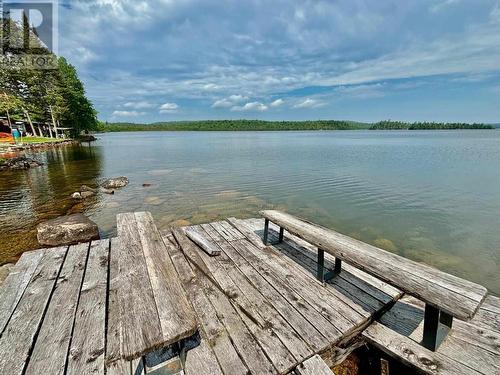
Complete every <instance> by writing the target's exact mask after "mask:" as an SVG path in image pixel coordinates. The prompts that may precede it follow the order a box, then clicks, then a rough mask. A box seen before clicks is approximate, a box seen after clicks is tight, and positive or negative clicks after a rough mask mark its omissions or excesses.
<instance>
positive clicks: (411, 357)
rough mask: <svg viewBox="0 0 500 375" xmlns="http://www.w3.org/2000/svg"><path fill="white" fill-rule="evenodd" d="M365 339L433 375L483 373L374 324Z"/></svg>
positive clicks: (383, 326)
mask: <svg viewBox="0 0 500 375" xmlns="http://www.w3.org/2000/svg"><path fill="white" fill-rule="evenodd" d="M363 337H364V338H365V339H366V340H367V341H368V342H369V343H371V344H373V345H375V346H376V347H378V348H380V349H381V350H383V351H385V352H386V353H388V354H389V355H392V356H393V357H394V358H396V359H398V360H401V361H403V362H404V363H406V364H407V365H410V366H412V367H414V368H416V369H417V370H419V371H424V372H426V373H428V374H433V375H462V374H463V375H480V374H481V372H479V371H476V370H475V369H473V368H471V367H468V366H464V365H463V364H461V363H460V362H457V361H455V360H451V359H450V358H449V357H446V356H445V355H443V354H441V353H439V352H431V351H430V350H428V349H425V348H424V347H423V346H421V345H420V344H418V343H417V342H415V341H413V340H411V339H409V338H408V337H406V336H403V335H401V334H399V333H397V332H396V331H393V330H391V329H390V328H388V327H386V326H385V325H383V324H381V323H378V322H374V323H373V324H372V325H370V326H369V327H368V328H367V329H366V330H365V331H364V332H363Z"/></svg>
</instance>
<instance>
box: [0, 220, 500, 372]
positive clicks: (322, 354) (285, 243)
mask: <svg viewBox="0 0 500 375" xmlns="http://www.w3.org/2000/svg"><path fill="white" fill-rule="evenodd" d="M193 239H194V240H193ZM263 239H264V219H248V220H238V219H233V218H230V219H228V220H226V221H220V222H214V223H207V224H202V225H195V226H190V227H186V228H181V229H173V230H166V231H162V232H158V230H157V229H156V227H155V226H154V223H153V222H152V219H151V216H150V215H149V214H147V213H135V214H124V215H120V216H119V218H118V237H117V238H114V239H111V240H101V241H93V242H92V243H87V244H79V245H72V246H69V247H61V248H56V249H41V250H36V251H32V252H27V253H25V254H23V256H22V257H21V259H20V260H19V262H18V263H17V264H16V266H15V267H14V268H13V269H12V271H11V274H10V275H9V277H8V278H7V279H6V281H5V283H4V285H3V286H2V289H1V290H0V373H1V374H4V373H5V374H7V373H8V374H40V373H44V374H87V373H93V374H94V373H95V374H106V373H107V374H134V375H138V374H148V373H151V374H153V373H154V371H155V370H156V369H157V368H159V367H161V366H165V363H167V365H168V366H170V367H168V368H169V369H170V370H169V371H171V372H170V373H172V374H174V373H179V374H180V373H185V374H192V375H203V374H207V375H208V374H210V375H212V374H221V375H222V374H226V375H227V374H231V375H232V374H287V373H291V374H322V373H324V374H328V373H330V374H331V373H332V372H331V371H330V370H329V369H328V367H329V366H330V367H331V366H333V365H335V364H338V363H340V362H341V361H342V360H343V359H344V358H345V356H346V355H347V354H349V353H350V352H351V351H352V350H354V349H355V348H357V347H359V346H360V345H363V344H365V343H369V344H371V345H375V346H377V347H378V348H380V349H381V350H383V351H384V352H386V353H387V354H388V355H391V356H393V357H395V358H397V359H398V360H400V361H402V362H404V363H405V364H407V365H410V366H411V367H413V368H414V369H417V370H418V371H420V372H423V373H429V374H499V373H500V359H499V358H500V349H499V348H500V299H498V298H496V297H493V296H488V297H486V299H485V300H484V302H482V303H481V306H480V308H479V310H478V312H477V313H475V314H474V317H473V318H472V319H471V320H470V321H467V322H465V321H462V320H459V319H455V320H454V324H453V327H452V328H451V331H450V333H449V334H448V335H447V336H446V338H444V340H443V342H442V343H441V345H440V346H439V347H438V349H437V350H436V351H431V350H428V349H426V348H424V347H422V346H421V345H420V339H421V335H422V330H423V327H422V324H423V323H422V322H423V304H422V302H420V301H419V300H416V299H414V298H413V297H410V296H408V295H407V294H405V293H404V292H403V291H401V290H400V289H399V288H396V287H395V286H391V285H390V284H389V283H387V282H385V281H381V280H380V279H378V278H376V277H374V276H372V275H369V274H368V273H366V272H364V271H361V270H360V269H358V268H355V267H353V266H352V265H349V264H346V263H345V262H344V264H343V265H342V272H340V273H339V274H338V275H336V277H334V278H332V279H330V280H329V281H328V282H327V283H323V282H321V281H319V280H318V279H317V270H318V256H317V252H318V250H317V248H316V247H315V246H313V245H311V244H310V243H308V242H306V241H304V240H303V239H300V238H299V237H297V236H295V235H292V234H290V233H288V232H287V233H286V235H285V236H283V231H281V234H280V228H279V227H277V226H275V225H273V224H270V227H269V233H268V238H267V240H268V241H269V242H270V243H271V244H272V245H268V246H267V245H265V244H264V242H263ZM209 254H210V255H209ZM336 262H337V263H338V261H337V260H336V259H335V258H334V257H333V256H331V255H330V254H328V253H326V254H325V255H324V266H325V268H326V271H332V270H335V264H336Z"/></svg>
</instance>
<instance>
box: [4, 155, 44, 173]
mask: <svg viewBox="0 0 500 375" xmlns="http://www.w3.org/2000/svg"><path fill="white" fill-rule="evenodd" d="M41 165H43V163H40V162H39V161H36V160H35V159H30V158H27V157H26V156H19V157H15V158H12V159H7V160H5V161H3V162H2V163H1V165H0V170H11V171H15V170H26V169H30V168H36V167H39V166H41Z"/></svg>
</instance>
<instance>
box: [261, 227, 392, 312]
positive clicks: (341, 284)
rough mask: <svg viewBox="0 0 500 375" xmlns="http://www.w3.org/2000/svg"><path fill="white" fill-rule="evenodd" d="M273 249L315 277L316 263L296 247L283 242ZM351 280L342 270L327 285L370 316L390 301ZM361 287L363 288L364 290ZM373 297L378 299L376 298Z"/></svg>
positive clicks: (371, 289)
mask: <svg viewBox="0 0 500 375" xmlns="http://www.w3.org/2000/svg"><path fill="white" fill-rule="evenodd" d="M274 234H275V232H273V235H272V236H270V238H271V239H272V237H274ZM274 248H276V249H277V250H279V251H280V252H282V253H283V254H285V255H287V256H289V257H290V258H291V259H293V260H294V261H295V262H297V263H298V264H300V265H302V266H303V267H304V268H305V269H307V270H308V271H309V272H310V273H311V274H312V275H316V272H317V267H318V263H317V262H316V261H315V260H313V259H311V258H310V257H308V256H306V255H305V254H304V253H303V252H302V251H300V250H298V249H297V248H296V247H294V246H292V245H291V244H290V242H289V241H284V242H283V243H281V244H277V245H274ZM325 265H326V266H330V268H327V269H325V272H327V271H328V270H331V269H332V268H331V266H332V265H331V264H330V263H329V262H327V263H325ZM353 279H354V277H352V275H350V274H349V273H348V271H346V270H344V271H343V272H341V274H340V275H338V276H336V277H334V278H333V279H331V280H329V281H328V283H327V284H328V285H330V286H331V287H332V288H335V289H336V290H337V291H339V292H340V293H342V294H344V295H345V296H346V297H348V298H350V299H352V300H353V301H354V302H356V303H357V304H358V305H360V306H362V307H363V309H364V310H366V311H367V312H369V313H372V314H373V313H375V312H377V311H379V310H381V309H382V308H384V306H386V305H387V304H388V303H390V302H391V301H392V298H391V297H389V296H388V295H386V294H385V293H382V292H381V291H380V290H378V289H376V288H374V287H372V286H371V285H370V284H366V283H362V285H359V286H358V285H355V284H353V283H351V282H349V281H352V280H353ZM360 284H361V283H360ZM362 286H364V288H363V287H362ZM375 296H377V297H379V298H376V297H375Z"/></svg>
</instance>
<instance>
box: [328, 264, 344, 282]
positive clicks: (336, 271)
mask: <svg viewBox="0 0 500 375" xmlns="http://www.w3.org/2000/svg"><path fill="white" fill-rule="evenodd" d="M340 271H342V259H340V258H335V267H334V268H333V271H330V272H327V273H326V274H325V277H324V281H329V280H331V279H333V278H334V277H335V276H337V275H338V274H339V273H340Z"/></svg>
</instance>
